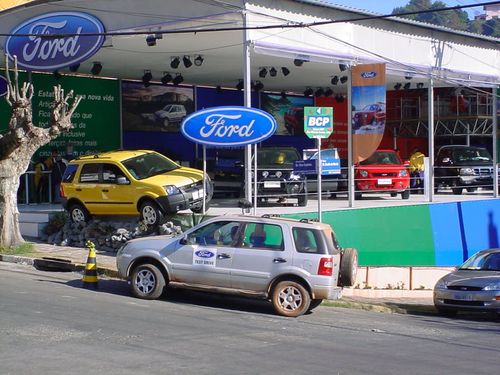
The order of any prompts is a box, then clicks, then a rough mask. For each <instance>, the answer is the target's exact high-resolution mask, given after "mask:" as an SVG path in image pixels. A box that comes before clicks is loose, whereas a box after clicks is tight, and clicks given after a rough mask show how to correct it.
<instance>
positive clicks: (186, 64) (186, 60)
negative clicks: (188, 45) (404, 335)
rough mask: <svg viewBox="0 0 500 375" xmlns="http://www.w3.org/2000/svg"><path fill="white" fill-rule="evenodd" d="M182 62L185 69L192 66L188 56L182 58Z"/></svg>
mask: <svg viewBox="0 0 500 375" xmlns="http://www.w3.org/2000/svg"><path fill="white" fill-rule="evenodd" d="M182 62H183V63H184V66H185V67H186V68H189V67H191V65H193V62H192V61H191V58H190V57H189V56H188V55H184V57H183V58H182Z"/></svg>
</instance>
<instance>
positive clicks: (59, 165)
mask: <svg viewBox="0 0 500 375" xmlns="http://www.w3.org/2000/svg"><path fill="white" fill-rule="evenodd" d="M52 155H53V161H52V170H51V172H50V178H51V181H52V202H53V203H60V202H61V193H60V190H59V189H60V186H61V181H62V178H63V175H64V171H65V170H66V163H64V161H63V158H62V157H61V155H59V153H58V152H57V151H56V154H55V157H54V152H53V153H52Z"/></svg>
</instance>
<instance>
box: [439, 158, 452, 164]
mask: <svg viewBox="0 0 500 375" xmlns="http://www.w3.org/2000/svg"><path fill="white" fill-rule="evenodd" d="M441 163H443V164H453V163H452V162H451V159H450V158H443V160H441Z"/></svg>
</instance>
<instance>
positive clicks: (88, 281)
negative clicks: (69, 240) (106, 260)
mask: <svg viewBox="0 0 500 375" xmlns="http://www.w3.org/2000/svg"><path fill="white" fill-rule="evenodd" d="M85 246H86V247H87V248H88V249H89V256H88V258H87V264H85V273H84V274H83V280H82V281H83V287H84V288H94V289H97V261H96V255H95V245H94V243H93V242H92V241H87V242H85Z"/></svg>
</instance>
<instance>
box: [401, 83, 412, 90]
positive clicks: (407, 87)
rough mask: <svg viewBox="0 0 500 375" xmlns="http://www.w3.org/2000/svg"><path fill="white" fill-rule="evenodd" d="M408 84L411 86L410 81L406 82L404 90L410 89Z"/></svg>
mask: <svg viewBox="0 0 500 375" xmlns="http://www.w3.org/2000/svg"><path fill="white" fill-rule="evenodd" d="M410 86H411V83H410V82H406V83H405V85H404V86H403V88H404V89H405V90H409V89H410Z"/></svg>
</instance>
